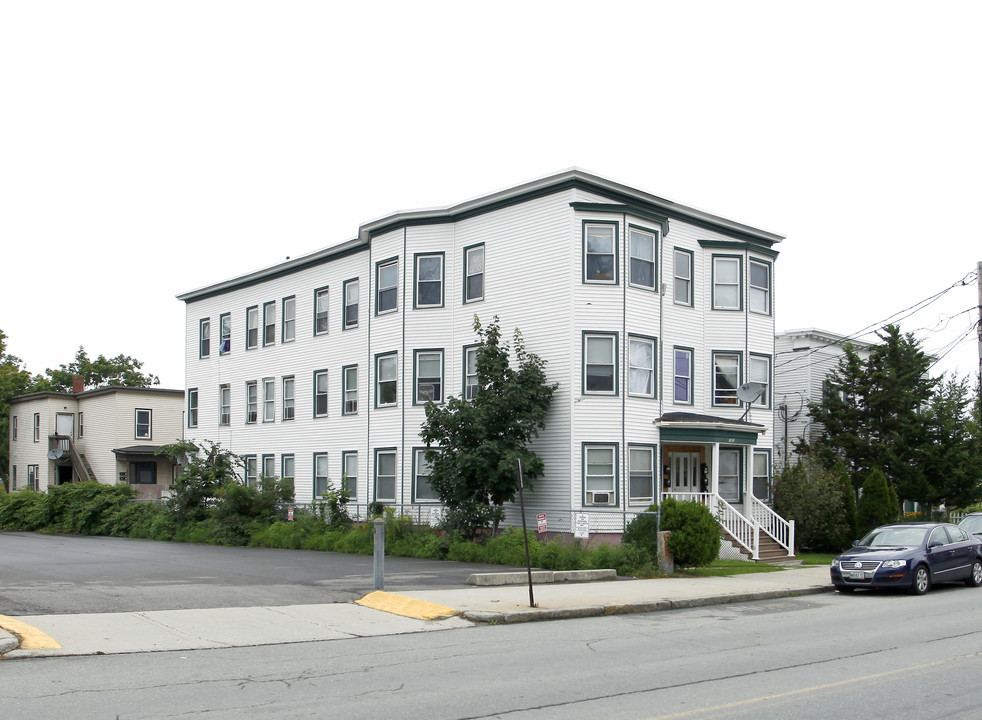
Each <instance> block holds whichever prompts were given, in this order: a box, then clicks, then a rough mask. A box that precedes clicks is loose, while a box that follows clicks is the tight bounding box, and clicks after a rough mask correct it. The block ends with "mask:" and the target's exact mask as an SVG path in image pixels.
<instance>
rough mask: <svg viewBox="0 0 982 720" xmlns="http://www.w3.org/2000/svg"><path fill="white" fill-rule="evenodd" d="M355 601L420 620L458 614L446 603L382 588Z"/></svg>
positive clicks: (374, 608)
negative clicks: (410, 596) (383, 590)
mask: <svg viewBox="0 0 982 720" xmlns="http://www.w3.org/2000/svg"><path fill="white" fill-rule="evenodd" d="M355 602H356V603H357V604H358V605H362V606H364V607H367V608H372V609H373V610H382V611H384V612H387V613H392V614H393V615H402V616H404V617H411V618H418V619H419V620H440V619H442V618H448V617H453V616H454V615H456V614H457V611H456V610H454V609H453V608H449V607H446V606H445V605H437V604H436V603H431V602H426V601H425V600H414V599H413V598H408V597H405V596H404V595H395V594H393V593H387V592H382V591H381V590H376V591H375V592H372V593H368V595H366V596H365V597H363V598H362V599H361V600H355Z"/></svg>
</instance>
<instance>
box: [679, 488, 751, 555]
mask: <svg viewBox="0 0 982 720" xmlns="http://www.w3.org/2000/svg"><path fill="white" fill-rule="evenodd" d="M665 497H670V498H674V499H675V500H678V501H679V502H697V503H700V504H701V505H705V506H706V507H708V508H709V511H710V512H711V513H712V514H713V516H714V517H715V518H716V521H717V522H718V523H719V524H720V525H722V526H723V529H724V530H726V532H728V533H729V534H730V535H731V536H732V537H733V539H734V540H736V541H737V543H739V544H740V545H742V546H743V547H744V549H746V551H747V552H749V553H750V557H751V558H753V559H754V560H757V559H759V558H760V524H759V523H757V522H754V521H753V520H751V519H750V518H748V517H747V516H746V515H744V514H743V513H741V512H740V511H739V510H737V509H736V508H735V507H733V506H732V505H730V504H729V503H728V502H726V500H724V499H723V498H721V497H720V496H719V495H717V494H716V493H708V492H699V493H697V492H667V493H665Z"/></svg>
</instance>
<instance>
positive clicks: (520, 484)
mask: <svg viewBox="0 0 982 720" xmlns="http://www.w3.org/2000/svg"><path fill="white" fill-rule="evenodd" d="M515 464H516V465H517V466H518V503H519V506H520V508H521V511H522V537H523V538H525V567H526V568H527V569H528V576H529V607H535V597H534V596H533V594H532V556H531V555H530V554H529V531H528V528H527V527H526V525H525V493H524V492H523V490H524V489H525V483H524V482H523V481H522V459H521V458H515Z"/></svg>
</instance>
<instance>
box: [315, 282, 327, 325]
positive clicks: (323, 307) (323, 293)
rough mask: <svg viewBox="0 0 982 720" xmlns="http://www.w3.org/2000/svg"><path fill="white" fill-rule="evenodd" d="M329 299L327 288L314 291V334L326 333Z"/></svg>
mask: <svg viewBox="0 0 982 720" xmlns="http://www.w3.org/2000/svg"><path fill="white" fill-rule="evenodd" d="M329 300H330V293H329V291H328V288H319V289H317V290H315V291H314V335H324V334H325V333H327V329H328V325H327V311H328V305H329Z"/></svg>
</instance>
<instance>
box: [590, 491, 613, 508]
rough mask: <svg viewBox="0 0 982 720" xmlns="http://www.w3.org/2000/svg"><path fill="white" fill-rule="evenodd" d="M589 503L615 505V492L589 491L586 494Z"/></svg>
mask: <svg viewBox="0 0 982 720" xmlns="http://www.w3.org/2000/svg"><path fill="white" fill-rule="evenodd" d="M586 502H587V505H613V504H614V493H610V492H588V493H587V494H586Z"/></svg>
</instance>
